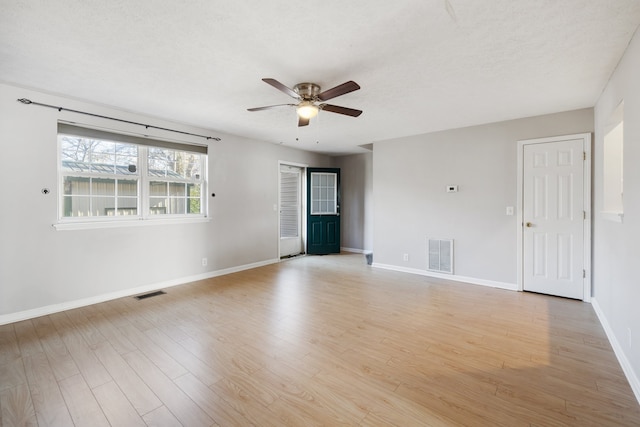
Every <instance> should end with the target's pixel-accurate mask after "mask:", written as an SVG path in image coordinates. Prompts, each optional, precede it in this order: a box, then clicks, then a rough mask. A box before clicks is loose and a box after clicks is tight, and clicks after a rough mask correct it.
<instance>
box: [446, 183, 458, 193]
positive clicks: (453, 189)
mask: <svg viewBox="0 0 640 427" xmlns="http://www.w3.org/2000/svg"><path fill="white" fill-rule="evenodd" d="M457 192H458V186H457V185H447V193H457Z"/></svg>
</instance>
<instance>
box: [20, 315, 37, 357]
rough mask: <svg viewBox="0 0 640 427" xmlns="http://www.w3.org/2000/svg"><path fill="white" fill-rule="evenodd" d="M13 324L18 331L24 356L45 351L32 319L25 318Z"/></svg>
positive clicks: (21, 351) (21, 352)
mask: <svg viewBox="0 0 640 427" xmlns="http://www.w3.org/2000/svg"><path fill="white" fill-rule="evenodd" d="M13 326H14V328H15V331H16V336H17V337H18V345H19V346H20V354H21V355H22V356H23V357H25V356H31V355H33V354H35V353H38V352H42V351H44V349H43V348H42V344H41V343H40V339H39V338H38V334H37V333H36V329H35V327H34V326H33V322H32V321H31V320H23V321H21V322H17V323H14V324H13Z"/></svg>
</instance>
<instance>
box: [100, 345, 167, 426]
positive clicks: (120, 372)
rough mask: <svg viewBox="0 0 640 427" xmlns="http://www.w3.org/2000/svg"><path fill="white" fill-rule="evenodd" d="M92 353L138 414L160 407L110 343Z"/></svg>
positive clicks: (143, 383)
mask: <svg viewBox="0 0 640 427" xmlns="http://www.w3.org/2000/svg"><path fill="white" fill-rule="evenodd" d="M94 352H95V354H96V356H97V357H98V359H99V360H100V362H101V363H102V364H103V365H104V367H105V368H106V369H107V371H108V372H109V374H110V375H111V377H112V378H113V380H114V381H115V383H116V384H117V385H118V387H119V388H120V390H122V392H123V393H124V394H125V396H127V398H128V399H129V402H131V404H132V405H133V407H134V408H135V409H136V411H137V412H138V414H140V415H144V414H146V413H148V412H151V411H153V410H154V409H157V408H159V407H160V406H162V402H161V401H160V399H158V397H157V396H156V395H155V394H154V393H153V391H152V390H151V389H150V388H149V386H147V384H145V382H144V381H143V380H142V379H141V378H140V377H139V376H138V374H137V373H136V372H135V371H134V370H133V369H132V368H131V366H129V364H128V363H127V362H126V361H125V360H124V359H123V358H122V356H121V355H120V354H118V352H117V351H115V349H114V348H113V347H112V346H111V344H110V343H108V342H103V343H100V344H98V345H97V347H96V349H95V350H94Z"/></svg>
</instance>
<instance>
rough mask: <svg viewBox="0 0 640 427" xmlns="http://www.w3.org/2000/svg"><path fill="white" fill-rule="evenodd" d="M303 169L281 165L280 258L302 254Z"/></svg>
mask: <svg viewBox="0 0 640 427" xmlns="http://www.w3.org/2000/svg"><path fill="white" fill-rule="evenodd" d="M302 200H303V199H302V168H299V167H297V166H289V165H280V257H286V256H293V255H298V254H300V253H302Z"/></svg>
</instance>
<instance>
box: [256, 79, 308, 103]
mask: <svg viewBox="0 0 640 427" xmlns="http://www.w3.org/2000/svg"><path fill="white" fill-rule="evenodd" d="M262 81H263V82H265V83H267V84H270V85H271V86H273V87H275V88H276V89H278V90H279V91H280V92H284V93H286V94H287V95H289V96H290V97H292V98H295V99H300V96H299V95H298V94H297V93H295V92H294V90H293V89H291V88H289V87H287V86H285V85H283V84H282V83H280V82H279V81H277V80H276V79H269V78H267V79H262Z"/></svg>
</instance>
